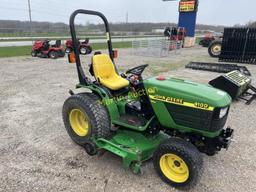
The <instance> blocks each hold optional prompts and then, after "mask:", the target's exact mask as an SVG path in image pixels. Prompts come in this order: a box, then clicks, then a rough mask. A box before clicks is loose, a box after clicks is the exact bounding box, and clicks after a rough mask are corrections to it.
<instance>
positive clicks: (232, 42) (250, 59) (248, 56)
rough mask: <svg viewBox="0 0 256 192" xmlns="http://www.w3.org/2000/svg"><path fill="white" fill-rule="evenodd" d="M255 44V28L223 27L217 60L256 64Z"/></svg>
mask: <svg viewBox="0 0 256 192" xmlns="http://www.w3.org/2000/svg"><path fill="white" fill-rule="evenodd" d="M255 45H256V29H255V28H225V29H224V37H223V41H222V49H221V54H220V56H219V61H222V62H235V63H248V64H256V46H255Z"/></svg>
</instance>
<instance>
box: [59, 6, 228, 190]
mask: <svg viewBox="0 0 256 192" xmlns="http://www.w3.org/2000/svg"><path fill="white" fill-rule="evenodd" d="M78 14H86V15H94V16H98V17H100V18H101V19H102V20H103V22H104V24H105V32H106V37H107V45H108V54H102V53H101V52H96V53H95V54H94V56H93V57H92V60H91V61H92V63H91V65H90V70H89V71H90V72H91V75H92V77H93V79H91V78H89V77H87V75H86V73H85V72H84V70H83V67H82V65H81V60H80V54H79V49H78V48H79V45H78V43H77V42H78V41H77V37H76V31H75V23H74V21H75V18H76V16H77V15H78ZM70 30H71V36H72V40H73V42H75V43H74V52H71V53H69V55H68V56H69V61H70V62H73V63H76V69H77V73H78V79H79V83H78V84H77V85H76V88H77V91H75V92H74V91H72V90H70V91H69V93H70V95H71V96H70V97H69V98H67V100H66V101H65V102H64V105H63V109H62V116H63V121H64V125H65V128H66V130H67V133H68V134H69V136H70V137H71V139H72V140H73V141H74V142H75V143H77V144H78V145H80V146H82V147H83V148H84V149H85V151H86V152H87V153H88V154H89V155H96V154H99V153H100V151H108V152H111V153H113V154H115V155H117V156H119V157H121V158H122V160H123V166H124V168H126V169H128V168H130V169H131V170H132V171H133V172H134V173H135V174H138V173H141V166H142V164H143V162H145V161H147V160H149V159H153V164H154V168H155V170H156V173H157V174H158V175H159V177H160V178H161V179H162V180H163V181H164V182H166V183H167V184H169V185H171V186H173V187H176V188H180V189H190V188H192V187H194V185H195V184H196V183H197V182H198V181H199V179H200V176H201V175H202V170H203V169H202V167H203V159H202V156H201V154H200V152H202V153H205V154H207V155H210V156H212V155H215V154H216V153H217V152H218V151H220V150H221V149H223V148H225V149H227V148H228V146H229V144H230V143H231V139H232V136H233V130H232V129H231V128H229V127H227V128H226V127H225V123H226V121H227V118H228V115H229V109H230V104H231V97H230V96H229V95H228V94H227V93H226V92H224V91H221V90H219V89H215V88H213V87H210V86H208V85H203V84H199V83H195V82H191V81H186V80H182V79H177V78H172V77H169V76H168V77H164V76H158V77H150V78H147V79H143V77H142V73H143V71H144V70H145V69H146V68H147V67H148V65H147V64H143V65H140V66H137V67H134V68H132V69H129V70H127V71H126V73H123V74H121V75H120V74H119V73H118V69H117V66H116V65H115V62H114V53H113V49H112V42H111V33H110V29H109V23H108V21H107V18H106V17H105V16H104V15H103V14H102V13H100V12H95V11H91V10H81V9H80V10H76V11H75V12H74V13H72V15H71V17H70Z"/></svg>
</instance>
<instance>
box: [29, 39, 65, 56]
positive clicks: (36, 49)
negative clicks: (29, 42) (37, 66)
mask: <svg viewBox="0 0 256 192" xmlns="http://www.w3.org/2000/svg"><path fill="white" fill-rule="evenodd" d="M31 56H32V57H42V58H51V59H56V58H58V57H64V56H65V52H64V50H63V47H62V46H61V40H56V43H55V44H54V45H50V41H49V40H36V41H35V42H34V44H33V47H32V51H31Z"/></svg>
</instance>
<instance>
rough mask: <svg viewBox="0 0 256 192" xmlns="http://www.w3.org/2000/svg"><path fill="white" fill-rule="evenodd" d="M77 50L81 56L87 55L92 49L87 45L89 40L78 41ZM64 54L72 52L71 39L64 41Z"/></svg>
mask: <svg viewBox="0 0 256 192" xmlns="http://www.w3.org/2000/svg"><path fill="white" fill-rule="evenodd" d="M78 50H79V53H80V54H82V55H88V54H90V53H91V52H92V47H91V45H90V43H89V38H86V39H85V41H80V40H78ZM65 51H66V53H70V52H72V51H73V42H72V40H71V39H68V40H67V41H66V50H65Z"/></svg>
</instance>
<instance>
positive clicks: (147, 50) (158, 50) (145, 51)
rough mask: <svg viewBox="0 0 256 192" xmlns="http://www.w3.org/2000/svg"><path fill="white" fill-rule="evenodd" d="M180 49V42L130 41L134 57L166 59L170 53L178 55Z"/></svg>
mask: <svg viewBox="0 0 256 192" xmlns="http://www.w3.org/2000/svg"><path fill="white" fill-rule="evenodd" d="M181 48H182V42H180V41H169V40H166V39H153V40H152V39H147V40H134V41H132V52H133V54H134V55H141V56H151V57H167V56H168V55H169V53H170V51H173V52H174V53H178V52H179V51H180V50H181Z"/></svg>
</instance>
